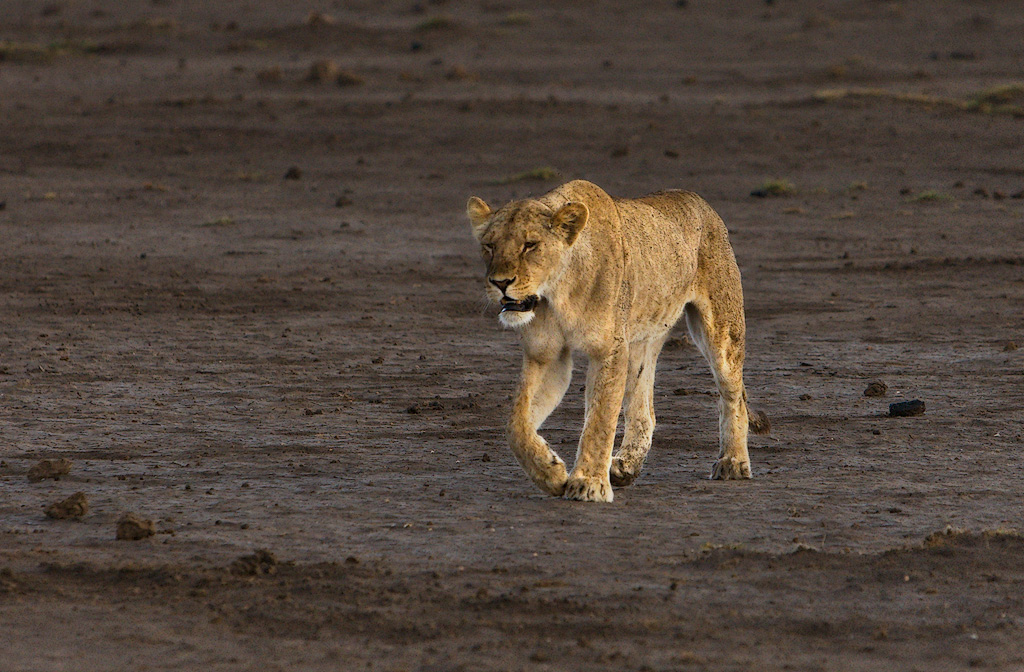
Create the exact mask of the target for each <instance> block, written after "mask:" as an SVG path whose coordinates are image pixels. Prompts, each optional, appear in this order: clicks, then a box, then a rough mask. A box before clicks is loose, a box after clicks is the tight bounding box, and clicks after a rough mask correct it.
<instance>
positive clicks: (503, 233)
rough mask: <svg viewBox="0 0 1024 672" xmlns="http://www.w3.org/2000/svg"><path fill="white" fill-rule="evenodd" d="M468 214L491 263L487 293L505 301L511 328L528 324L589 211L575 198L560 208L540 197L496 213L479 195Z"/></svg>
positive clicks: (502, 318) (504, 313) (471, 201)
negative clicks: (552, 206)
mask: <svg viewBox="0 0 1024 672" xmlns="http://www.w3.org/2000/svg"><path fill="white" fill-rule="evenodd" d="M466 214H467V215H469V221H470V224H471V225H472V227H473V235H474V236H475V237H476V239H477V241H479V243H480V247H481V251H482V253H483V257H484V262H485V263H486V264H487V296H488V298H490V299H491V300H492V301H494V302H495V303H499V304H501V313H500V314H499V315H498V319H499V320H500V321H501V323H502V324H504V325H505V326H506V327H512V328H517V327H523V326H525V325H527V324H529V323H530V321H531V320H532V319H533V316H534V309H535V308H536V307H537V305H538V304H539V303H540V302H541V301H543V300H544V299H545V295H546V291H548V290H550V288H551V287H552V286H553V284H554V283H555V282H556V281H557V279H558V276H559V271H560V269H561V268H562V261H563V259H564V258H565V255H566V253H567V252H568V250H569V248H571V247H572V245H573V243H575V242H576V238H577V237H578V236H579V234H580V231H582V230H583V227H584V226H586V224H587V220H588V219H589V217H590V211H589V210H588V209H587V206H586V205H584V204H583V203H579V202H575V201H573V202H569V203H566V204H565V205H563V206H562V207H561V208H559V209H558V210H557V211H555V210H552V209H551V208H550V207H548V206H547V205H545V204H543V203H541V202H540V201H534V200H524V201H513V202H512V203H509V204H508V205H506V206H504V207H503V208H501V209H499V210H498V211H497V212H492V211H491V209H490V207H488V205H487V204H486V203H484V202H483V201H482V200H480V199H479V198H477V197H475V196H474V197H472V198H470V199H469V202H468V203H467V204H466Z"/></svg>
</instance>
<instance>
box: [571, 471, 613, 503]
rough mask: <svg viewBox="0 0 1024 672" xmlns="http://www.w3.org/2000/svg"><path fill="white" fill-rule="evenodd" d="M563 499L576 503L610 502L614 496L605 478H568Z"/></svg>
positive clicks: (610, 485) (609, 483)
mask: <svg viewBox="0 0 1024 672" xmlns="http://www.w3.org/2000/svg"><path fill="white" fill-rule="evenodd" d="M565 498H566V499H574V500H576V501H578V502H610V501H612V500H613V499H614V498H615V496H614V495H613V494H612V484H611V482H610V481H609V480H608V477H607V476H605V477H604V478H601V477H600V476H589V477H587V476H570V477H569V481H568V482H567V483H566V484H565Z"/></svg>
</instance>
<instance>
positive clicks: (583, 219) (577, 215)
mask: <svg viewBox="0 0 1024 672" xmlns="http://www.w3.org/2000/svg"><path fill="white" fill-rule="evenodd" d="M589 220H590V210H589V209H588V208H587V206H586V205H585V204H583V203H580V202H579V201H571V202H569V203H566V204H565V205H563V206H562V207H561V208H559V209H558V212H556V213H555V216H554V217H552V218H551V228H553V229H555V230H557V231H561V232H562V235H564V236H565V242H566V243H567V244H569V245H572V244H573V243H574V242H576V236H578V235H580V231H582V230H583V227H584V226H586V225H587V222H588V221H589Z"/></svg>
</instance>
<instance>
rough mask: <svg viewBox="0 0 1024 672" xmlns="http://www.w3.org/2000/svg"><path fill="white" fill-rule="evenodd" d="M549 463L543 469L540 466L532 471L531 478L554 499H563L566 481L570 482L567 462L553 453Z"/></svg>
mask: <svg viewBox="0 0 1024 672" xmlns="http://www.w3.org/2000/svg"><path fill="white" fill-rule="evenodd" d="M549 460H550V461H549V462H548V463H547V464H546V465H544V467H543V468H541V467H540V466H539V465H537V467H536V468H535V469H532V470H530V477H531V478H533V482H534V483H536V484H537V487H539V488H540V489H541V490H543V491H544V492H546V493H548V494H549V495H552V496H554V497H561V496H562V494H563V493H564V492H565V484H566V481H568V480H569V474H568V471H566V468H565V462H564V461H562V458H560V457H559V456H558V455H555V454H554V453H551V455H549Z"/></svg>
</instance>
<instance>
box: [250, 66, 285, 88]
mask: <svg viewBox="0 0 1024 672" xmlns="http://www.w3.org/2000/svg"><path fill="white" fill-rule="evenodd" d="M283 78H284V71H282V70H281V66H279V65H272V66H270V67H269V68H264V69H262V70H260V71H259V72H257V73H256V80H257V81H259V82H262V83H263V84H273V83H275V82H280V81H281V80H282V79H283Z"/></svg>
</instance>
